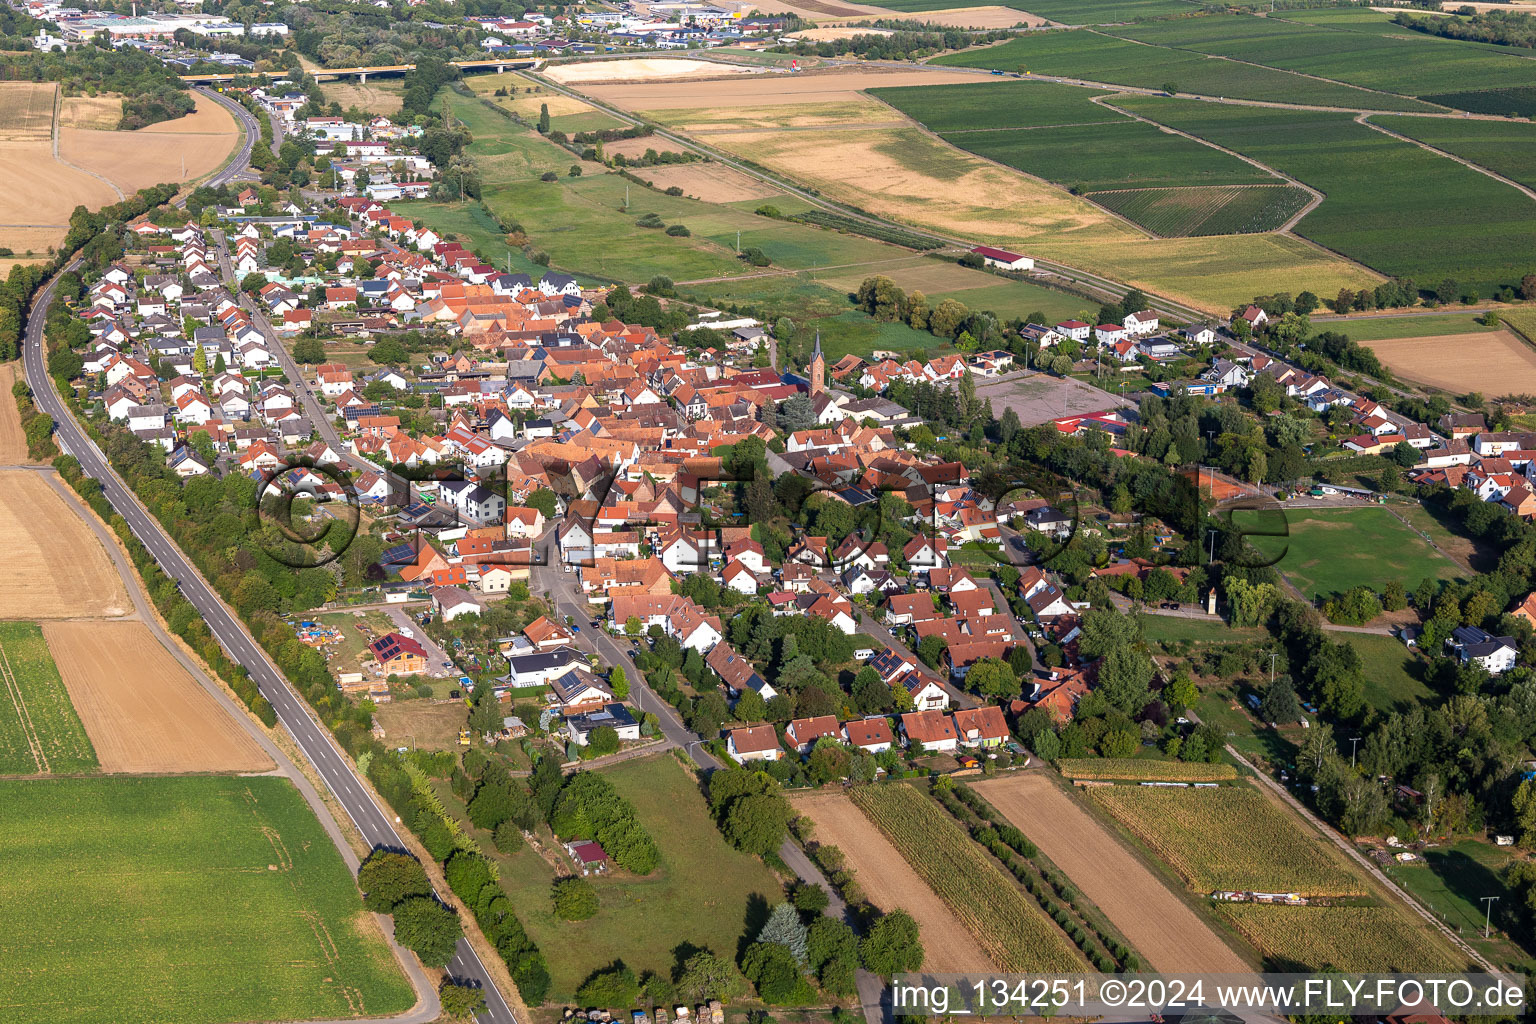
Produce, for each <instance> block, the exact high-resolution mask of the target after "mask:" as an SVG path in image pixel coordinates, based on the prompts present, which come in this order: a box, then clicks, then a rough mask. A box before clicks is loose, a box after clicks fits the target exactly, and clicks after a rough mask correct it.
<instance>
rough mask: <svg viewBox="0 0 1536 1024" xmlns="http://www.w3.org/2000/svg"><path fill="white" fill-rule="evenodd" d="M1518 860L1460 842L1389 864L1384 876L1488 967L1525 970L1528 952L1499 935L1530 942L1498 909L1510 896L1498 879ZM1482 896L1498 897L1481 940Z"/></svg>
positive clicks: (1512, 915)
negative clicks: (1410, 860) (1490, 932)
mask: <svg viewBox="0 0 1536 1024" xmlns="http://www.w3.org/2000/svg"><path fill="white" fill-rule="evenodd" d="M1518 856H1519V854H1517V853H1516V852H1515V851H1514V850H1513V849H1512V848H1510V847H1500V846H1494V845H1493V844H1492V843H1486V842H1479V841H1477V840H1473V839H1464V840H1462V841H1460V842H1455V843H1451V844H1449V845H1447V846H1442V847H1438V848H1435V849H1430V850H1426V851H1424V859H1423V860H1422V861H1414V862H1413V863H1410V864H1394V865H1392V866H1391V867H1390V868H1389V869H1388V871H1387V873H1388V874H1389V875H1391V876H1392V880H1393V881H1394V882H1396V883H1397V884H1399V885H1401V886H1402V887H1403V888H1405V889H1407V890H1408V891H1409V892H1410V893H1412V894H1413V896H1414V897H1416V898H1417V899H1418V900H1419V902H1420V903H1423V904H1424V905H1425V906H1427V907H1428V908H1429V909H1430V910H1431V911H1433V912H1434V913H1435V915H1436V916H1437V917H1439V918H1440V919H1441V920H1443V921H1445V922H1446V923H1447V924H1449V925H1450V926H1451V927H1452V928H1455V929H1456V930H1457V931H1458V932H1459V933H1460V934H1461V936H1462V938H1464V939H1466V940H1467V941H1468V942H1470V943H1471V944H1472V945H1473V947H1474V948H1475V949H1477V950H1478V951H1479V952H1480V953H1482V954H1483V955H1484V956H1487V957H1488V958H1489V959H1491V960H1493V961H1494V963H1496V964H1498V965H1499V966H1502V967H1511V968H1515V969H1519V970H1526V969H1528V968H1529V967H1530V964H1531V953H1530V951H1529V950H1526V949H1522V948H1521V947H1520V946H1519V945H1517V944H1516V943H1515V942H1512V941H1510V940H1508V939H1505V938H1504V937H1503V936H1502V935H1501V934H1500V931H1501V930H1509V931H1513V932H1514V934H1516V935H1517V936H1519V937H1521V938H1522V939H1525V940H1526V941H1527V942H1529V939H1530V937H1529V936H1525V935H1524V934H1523V928H1522V927H1521V926H1520V925H1519V924H1518V918H1519V915H1518V914H1517V913H1516V912H1515V911H1514V910H1513V908H1510V909H1506V908H1505V907H1504V904H1505V902H1506V901H1508V900H1509V899H1511V896H1510V894H1509V893H1508V891H1507V887H1506V886H1505V885H1504V881H1503V878H1502V876H1503V873H1504V869H1505V868H1507V867H1508V866H1509V864H1510V863H1511V862H1512V861H1514V860H1515V859H1516V858H1517V857H1518ZM1484 896H1502V897H1503V898H1502V899H1500V901H1499V902H1498V903H1496V904H1495V905H1494V906H1495V908H1496V909H1495V911H1494V914H1493V926H1494V932H1493V935H1492V937H1491V938H1490V939H1487V940H1485V939H1484V938H1483V926H1484V923H1485V921H1486V920H1487V918H1486V916H1485V912H1486V910H1487V907H1488V904H1486V903H1483V902H1482V898H1483V897H1484Z"/></svg>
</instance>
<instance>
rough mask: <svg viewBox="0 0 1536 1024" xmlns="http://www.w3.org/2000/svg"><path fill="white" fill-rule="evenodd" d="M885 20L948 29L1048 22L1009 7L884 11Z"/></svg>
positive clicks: (1044, 23)
mask: <svg viewBox="0 0 1536 1024" xmlns="http://www.w3.org/2000/svg"><path fill="white" fill-rule="evenodd" d="M883 16H884V17H887V18H899V19H901V20H902V21H920V22H922V23H924V24H926V25H945V26H948V27H949V28H1013V26H1015V25H1030V26H1035V25H1049V24H1050V21H1049V20H1047V19H1045V18H1042V17H1040V15H1038V14H1030V13H1029V12H1028V11H1016V10H1014V9H1013V8H1011V7H955V8H950V9H949V10H943V11H886V12H885V14H884V15H883Z"/></svg>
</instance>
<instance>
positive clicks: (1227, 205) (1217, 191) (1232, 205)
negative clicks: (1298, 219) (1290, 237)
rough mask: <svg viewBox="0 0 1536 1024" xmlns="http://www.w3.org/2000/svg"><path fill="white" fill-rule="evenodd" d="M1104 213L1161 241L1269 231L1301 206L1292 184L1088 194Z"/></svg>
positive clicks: (1301, 192) (1300, 192) (1302, 194)
mask: <svg viewBox="0 0 1536 1024" xmlns="http://www.w3.org/2000/svg"><path fill="white" fill-rule="evenodd" d="M1087 198H1089V199H1092V200H1093V201H1094V202H1096V203H1098V204H1099V205H1100V206H1102V207H1104V208H1105V209H1106V210H1113V211H1114V212H1115V213H1118V214H1119V215H1120V216H1122V217H1124V218H1126V219H1127V220H1131V221H1134V222H1136V223H1137V224H1140V225H1141V226H1142V227H1144V228H1146V229H1147V230H1148V231H1150V232H1152V233H1153V234H1156V235H1160V236H1162V237H1163V238H1185V237H1190V236H1194V235H1254V234H1259V233H1261V232H1265V231H1274V230H1275V229H1276V228H1278V227H1280V226H1281V225H1282V224H1284V223H1285V222H1286V221H1287V220H1290V219H1291V218H1292V217H1293V216H1295V215H1296V213H1297V212H1298V211H1300V210H1301V209H1302V207H1304V206H1306V205H1307V199H1308V196H1307V193H1306V192H1305V191H1304V190H1302V189H1299V188H1297V187H1295V186H1294V185H1259V186H1247V187H1236V186H1230V185H1228V186H1221V185H1205V186H1192V187H1188V188H1130V189H1116V190H1113V191H1109V192H1090V193H1088V195H1087Z"/></svg>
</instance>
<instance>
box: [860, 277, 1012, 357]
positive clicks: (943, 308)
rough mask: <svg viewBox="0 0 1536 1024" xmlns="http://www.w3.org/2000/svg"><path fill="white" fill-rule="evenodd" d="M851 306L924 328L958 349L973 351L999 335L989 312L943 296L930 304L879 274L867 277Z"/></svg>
mask: <svg viewBox="0 0 1536 1024" xmlns="http://www.w3.org/2000/svg"><path fill="white" fill-rule="evenodd" d="M853 302H854V305H855V306H857V307H858V308H859V309H862V310H863V311H864V312H866V313H868V314H869V315H870V316H872V317H874V318H875V319H876V320H880V321H883V322H886V323H891V322H900V323H904V324H906V325H907V326H908V327H911V328H912V329H913V330H915V331H927V332H929V333H930V334H932V335H934V336H935V337H939V338H943V339H945V340H946V341H953V342H954V343H955V347H956V348H958V349H960V351H962V352H974V351H976V349H978V348H980V347H983V346H985V345H988V344H990V343H991V342H993V341H995V340H996V339H997V338H998V337H1000V336H1001V333H1002V331H1001V329H1000V326H999V324H998V322H997V318H996V317H995V316H993V315H992V314H991V313H983V312H976V311H973V310H970V309H967V308H966V305H965V303H963V302H960V301H959V300H957V299H943V300H941V301H940V302H939V304H938V305H937V306H930V305H929V302H928V297H927V296H926V295H924V294H923V293H922V292H920V291H914V292H912V293H911V294H910V295H908V294H907V293H906V292H904V291H902V289H901V287H900V286H899V285H897V284H896V282H895V281H892V280H891V279H890V278H888V277H885V276H883V275H877V276H875V277H867V278H865V279H864V281H863V282H862V283H861V284H860V285H859V289H858V291H857V292H856V293H854V296H853Z"/></svg>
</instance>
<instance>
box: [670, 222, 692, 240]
mask: <svg viewBox="0 0 1536 1024" xmlns="http://www.w3.org/2000/svg"><path fill="white" fill-rule="evenodd" d="M667 234H669V235H671V236H672V237H673V238H687V237H688V236H689V235H691V234H693V232H692V231H689V230H688V226H687V225H686V224H673V225H672V226H671V227H669V228H667Z"/></svg>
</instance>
